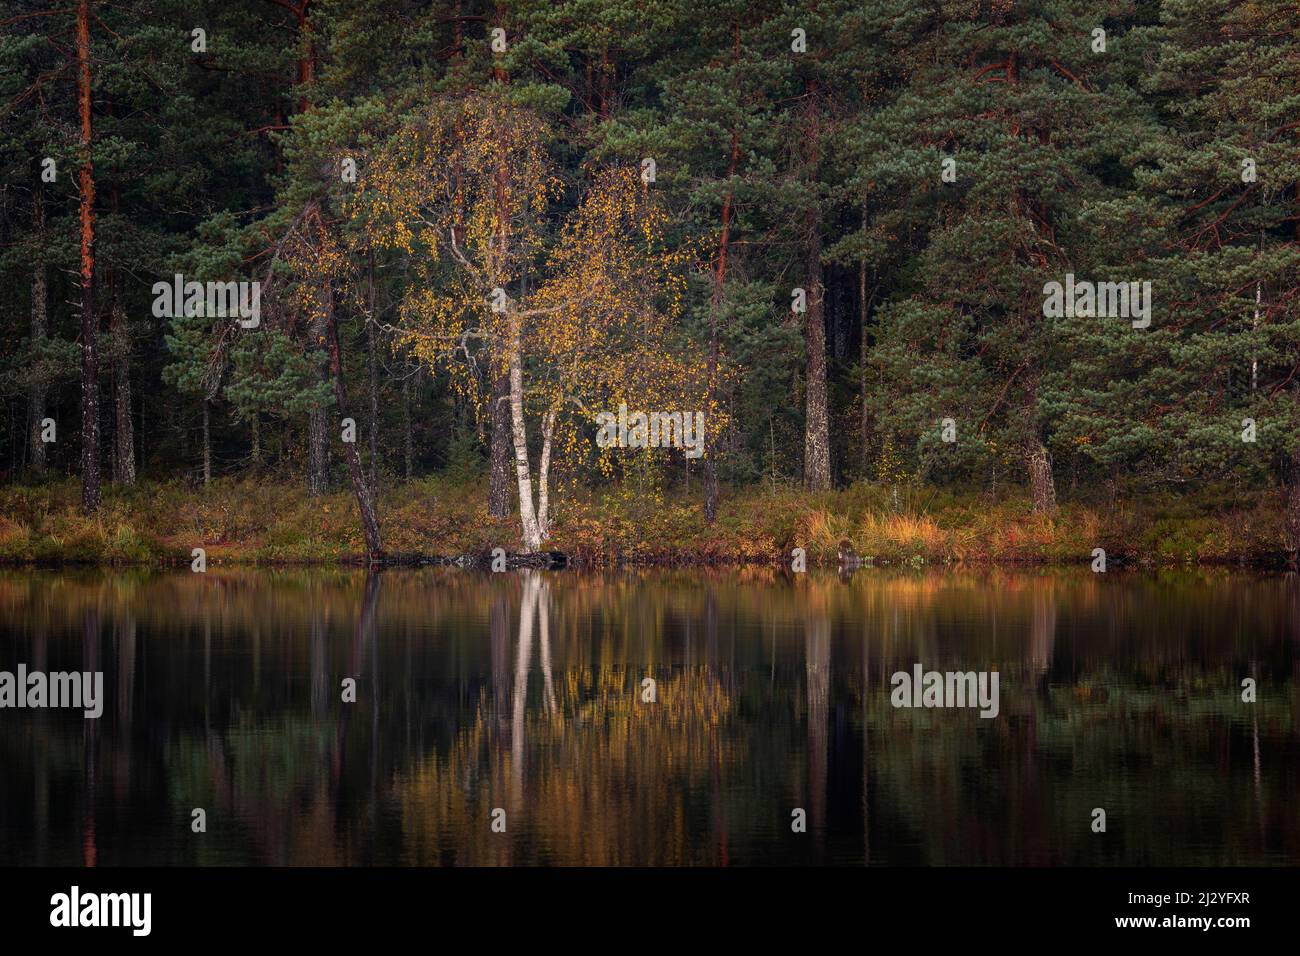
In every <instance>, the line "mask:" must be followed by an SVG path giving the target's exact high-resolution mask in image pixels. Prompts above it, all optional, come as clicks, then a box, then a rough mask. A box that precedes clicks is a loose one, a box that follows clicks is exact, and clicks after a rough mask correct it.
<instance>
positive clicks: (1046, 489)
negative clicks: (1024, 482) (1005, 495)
mask: <svg viewBox="0 0 1300 956" xmlns="http://www.w3.org/2000/svg"><path fill="white" fill-rule="evenodd" d="M1025 461H1026V464H1027V465H1028V468H1029V491H1030V494H1031V495H1032V496H1033V500H1034V514H1045V515H1055V514H1056V482H1055V481H1054V480H1053V479H1052V459H1051V456H1050V455H1048V453H1047V446H1045V445H1044V444H1043V440H1042V439H1041V438H1040V437H1039V436H1038V433H1037V432H1036V431H1035V432H1031V433H1030V435H1029V437H1028V439H1026V441H1025Z"/></svg>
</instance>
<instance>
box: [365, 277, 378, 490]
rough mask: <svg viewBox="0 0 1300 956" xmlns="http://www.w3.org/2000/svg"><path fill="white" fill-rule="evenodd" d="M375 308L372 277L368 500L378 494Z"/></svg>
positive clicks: (368, 325)
mask: <svg viewBox="0 0 1300 956" xmlns="http://www.w3.org/2000/svg"><path fill="white" fill-rule="evenodd" d="M374 308H375V296H374V276H373V275H372V276H371V281H370V315H371V316H372V318H371V319H368V320H367V321H366V350H367V351H368V352H369V356H368V358H369V360H370V382H369V386H370V476H369V477H370V499H371V500H372V501H373V500H374V499H375V498H376V497H377V496H378V494H379V367H378V364H377V363H378V358H377V356H376V352H377V349H376V348H375V323H374V321H373V316H374Z"/></svg>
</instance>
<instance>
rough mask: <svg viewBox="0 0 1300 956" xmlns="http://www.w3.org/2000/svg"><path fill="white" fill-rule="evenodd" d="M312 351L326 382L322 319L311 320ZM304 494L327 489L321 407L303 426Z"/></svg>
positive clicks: (325, 419)
mask: <svg viewBox="0 0 1300 956" xmlns="http://www.w3.org/2000/svg"><path fill="white" fill-rule="evenodd" d="M309 334H310V335H311V342H312V347H313V349H315V350H316V352H317V355H316V373H317V375H318V376H319V378H320V380H321V381H322V382H327V381H329V353H328V346H327V338H326V337H327V336H328V334H329V329H328V323H327V321H326V318H325V316H324V315H315V316H313V317H312V320H311V326H310V333H309ZM307 442H308V449H307V490H308V492H309V493H310V494H311V495H312V496H313V497H320V496H321V495H323V494H325V492H326V491H327V490H328V488H329V417H328V415H327V409H326V408H325V406H324V405H323V404H321V405H315V406H313V407H312V409H311V412H310V418H309V421H308V423H307Z"/></svg>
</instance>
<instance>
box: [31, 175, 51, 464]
mask: <svg viewBox="0 0 1300 956" xmlns="http://www.w3.org/2000/svg"><path fill="white" fill-rule="evenodd" d="M32 227H33V232H34V233H35V237H36V244H35V250H36V253H35V256H34V257H33V261H32V348H33V350H38V349H40V348H41V346H42V344H43V343H44V342H45V338H46V336H47V335H48V334H49V312H48V308H49V288H48V285H47V282H48V279H47V276H46V273H45V257H44V245H45V196H44V190H43V189H42V188H41V187H40V186H37V188H36V190H35V192H34V194H33V196H32ZM48 393H49V388H48V386H47V385H46V383H45V382H44V381H43V380H42V379H41V378H40V376H39V375H38V376H35V377H34V380H33V381H32V385H31V388H30V389H29V390H28V393H27V409H28V411H27V416H28V428H27V434H28V441H29V444H30V449H31V469H32V473H33V474H34V475H36V476H37V477H38V478H40V477H44V475H45V468H46V456H45V442H44V441H43V440H42V439H41V432H42V430H43V428H42V424H41V423H42V422H43V421H44V420H45V403H46V398H47V396H48Z"/></svg>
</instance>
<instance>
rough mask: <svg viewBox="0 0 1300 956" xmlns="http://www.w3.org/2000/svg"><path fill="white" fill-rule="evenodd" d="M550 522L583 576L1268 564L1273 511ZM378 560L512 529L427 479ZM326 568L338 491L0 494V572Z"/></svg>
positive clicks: (757, 503) (229, 485)
mask: <svg viewBox="0 0 1300 956" xmlns="http://www.w3.org/2000/svg"><path fill="white" fill-rule="evenodd" d="M553 501H554V502H555V506H556V508H557V514H558V518H557V520H556V522H555V526H554V528H553V532H552V537H551V539H550V540H549V541H548V542H547V543H546V547H547V548H548V549H552V550H558V551H564V552H566V553H568V554H571V555H574V556H576V557H580V558H582V559H584V560H587V561H590V562H594V563H600V562H608V561H615V560H637V561H703V562H714V561H768V562H777V561H781V562H785V561H788V560H789V555H790V550H791V549H792V548H795V547H802V548H805V549H806V550H807V552H808V556H809V558H810V560H812V561H814V562H823V563H825V562H833V561H834V559H835V554H836V551H837V550H838V546H839V542H840V541H841V540H845V539H847V540H848V541H849V543H850V544H851V546H852V547H853V549H854V550H855V551H856V552H857V553H858V554H860V555H862V556H863V557H870V558H873V559H875V560H877V561H879V562H882V563H883V562H890V563H899V562H904V563H911V564H921V563H937V562H946V561H993V562H1005V563H1012V562H1026V561H1035V562H1078V561H1087V560H1089V559H1090V556H1091V553H1092V550H1093V549H1094V548H1097V547H1101V548H1104V549H1106V551H1107V554H1108V556H1110V557H1114V558H1117V559H1120V558H1128V559H1130V560H1137V561H1149V562H1152V563H1165V564H1169V563H1180V562H1186V561H1207V560H1209V561H1235V560H1276V558H1277V557H1278V556H1279V554H1280V541H1281V525H1282V522H1281V514H1282V502H1281V498H1280V496H1279V495H1278V494H1277V493H1275V492H1261V493H1258V494H1255V495H1253V496H1243V495H1239V496H1238V497H1237V498H1235V499H1233V500H1231V501H1229V500H1227V499H1226V498H1225V496H1224V495H1223V494H1221V493H1217V492H1216V493H1209V492H1207V493H1206V494H1204V495H1203V496H1202V498H1201V500H1199V501H1193V500H1191V499H1189V498H1187V497H1186V496H1180V497H1177V498H1172V497H1171V498H1168V499H1158V498H1148V499H1143V500H1141V501H1137V502H1129V503H1123V504H1116V505H1111V506H1108V507H1101V506H1087V505H1082V504H1078V503H1067V504H1066V505H1064V506H1063V507H1062V508H1061V510H1060V513H1059V514H1058V515H1057V516H1056V517H1055V518H1049V517H1046V516H1042V515H1034V514H1032V513H1031V512H1030V509H1029V507H1028V503H1027V502H1026V501H1025V500H1024V499H1022V498H1010V499H1007V500H1003V501H998V502H989V501H987V500H985V499H984V498H983V497H982V496H978V495H964V496H963V495H956V494H952V493H949V492H940V491H936V490H934V489H926V488H904V489H900V488H897V487H892V486H891V487H883V486H878V485H868V484H861V483H860V484H857V485H854V486H852V487H850V488H846V489H843V490H840V491H834V492H825V493H819V494H813V495H809V494H807V493H805V492H803V491H802V489H799V488H796V487H789V486H784V487H777V488H771V487H769V486H766V485H764V486H762V487H757V488H751V489H747V490H742V491H733V492H730V493H727V494H724V496H723V499H722V504H721V508H720V510H719V514H718V519H717V521H716V522H715V523H713V524H712V525H708V524H706V523H705V522H704V519H703V515H702V509H701V505H700V501H699V494H698V489H697V488H696V489H692V493H691V494H685V493H681V492H670V493H667V494H665V495H662V496H659V497H642V496H637V495H634V494H631V493H629V491H628V490H627V489H622V490H620V489H608V488H606V489H600V490H581V489H580V490H577V491H568V492H562V493H560V494H559V495H558V496H557V497H555V498H553ZM379 513H380V521H381V524H382V526H383V533H384V546H385V548H386V550H388V551H389V552H390V553H403V552H406V553H420V554H437V555H456V554H471V553H472V554H481V553H485V552H487V551H488V550H490V549H491V548H493V547H498V546H499V547H504V548H506V549H508V550H514V549H517V548H518V547H519V533H518V527H517V519H516V518H513V517H512V518H509V519H493V518H491V517H489V515H488V514H487V507H486V488H485V486H484V484H483V483H480V482H469V483H459V484H458V483H452V482H449V481H445V480H443V479H439V478H428V479H421V480H419V481H414V482H411V483H409V484H405V485H400V486H396V487H390V488H387V489H385V490H384V491H383V492H382V493H381V495H380V506H379ZM196 546H202V547H204V548H205V549H206V550H207V552H208V556H209V560H212V561H217V562H221V561H304V562H313V561H338V560H341V559H344V558H348V557H355V556H357V555H359V554H361V553H362V552H363V550H364V547H363V541H362V537H361V531H360V526H359V522H358V520H357V512H356V505H355V502H354V501H353V498H352V495H351V493H350V491H348V490H346V489H340V490H337V491H336V492H334V493H332V494H329V495H326V496H324V497H322V498H312V497H310V496H309V495H308V494H307V492H306V490H305V489H304V488H303V487H302V485H301V484H300V483H297V482H293V483H273V482H266V481H248V480H243V481H241V480H234V479H222V480H219V481H215V482H213V483H212V484H211V485H210V486H209V487H207V488H198V487H191V486H188V485H185V484H182V483H179V482H169V483H162V484H158V483H148V482H146V483H142V484H141V485H139V486H137V487H135V488H131V489H114V488H109V489H106V494H105V499H104V505H103V507H102V509H101V510H100V513H99V514H98V515H97V516H95V517H93V518H87V517H85V516H83V515H82V514H81V512H80V495H79V489H78V487H77V484H76V482H75V481H63V482H59V483H54V484H48V485H41V486H32V487H23V486H7V487H3V488H0V560H9V561H69V560H71V561H98V562H109V561H119V562H158V561H184V562H188V561H189V556H190V549H191V548H193V547H196Z"/></svg>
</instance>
